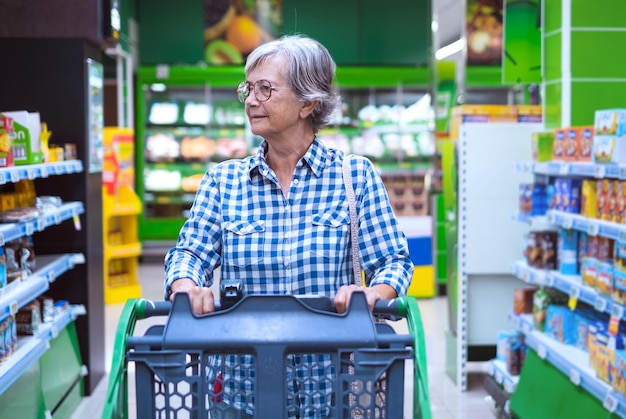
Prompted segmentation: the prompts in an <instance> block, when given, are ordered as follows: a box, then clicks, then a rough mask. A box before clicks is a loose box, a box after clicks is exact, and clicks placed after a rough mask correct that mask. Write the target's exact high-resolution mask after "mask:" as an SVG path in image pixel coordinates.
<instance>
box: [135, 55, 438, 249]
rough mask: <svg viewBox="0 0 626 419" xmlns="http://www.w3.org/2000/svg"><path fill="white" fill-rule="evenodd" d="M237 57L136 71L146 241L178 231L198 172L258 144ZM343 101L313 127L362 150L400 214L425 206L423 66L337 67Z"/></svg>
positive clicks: (338, 143) (429, 136)
mask: <svg viewBox="0 0 626 419" xmlns="http://www.w3.org/2000/svg"><path fill="white" fill-rule="evenodd" d="M244 78H245V75H244V69H243V67H242V66H219V67H217V66H216V67H182V66H181V67H166V66H156V67H154V66H153V67H141V68H140V69H139V71H138V83H137V89H138V98H137V107H138V113H137V115H138V120H139V123H138V125H137V130H136V131H137V157H138V162H137V169H138V173H140V174H141V175H140V176H138V178H137V192H138V194H139V196H140V198H141V200H142V205H143V213H142V215H141V218H140V222H139V230H140V239H141V240H142V241H170V242H171V241H174V240H175V239H176V237H177V235H178V232H179V230H180V227H181V226H182V224H183V222H184V220H185V218H186V217H187V215H188V211H189V208H190V207H191V205H192V203H193V199H194V197H195V193H196V191H197V188H198V185H199V182H200V180H201V179H202V176H203V174H204V173H205V172H206V170H207V169H208V168H210V167H211V166H212V165H215V164H217V163H219V162H221V161H224V160H226V159H229V158H240V157H245V156H247V155H250V154H253V153H256V149H257V147H258V146H259V144H260V142H261V138H260V137H257V136H254V135H253V134H252V133H251V131H250V130H249V128H248V125H247V124H248V121H247V118H246V116H245V111H244V106H243V105H242V104H241V103H239V101H238V100H237V97H236V95H235V90H234V89H235V87H236V86H237V84H238V83H239V82H240V81H241V80H243V79H244ZM337 84H338V87H339V89H340V93H341V97H342V106H341V108H340V109H338V111H337V113H336V114H335V115H334V117H333V120H332V122H331V124H330V125H329V126H328V127H326V128H324V129H322V130H321V131H320V132H319V133H318V135H319V137H320V138H321V139H322V140H323V141H324V142H325V143H326V144H327V145H328V146H331V147H335V148H338V149H341V150H343V151H345V152H350V153H355V154H360V155H365V156H367V157H369V158H370V159H371V160H372V161H373V162H374V163H375V164H376V165H377V166H378V167H379V169H380V171H381V174H382V176H383V181H384V182H385V184H386V186H387V190H388V192H389V196H390V199H391V201H392V205H393V206H394V209H395V210H396V213H397V215H399V216H401V215H422V214H426V213H427V212H428V183H429V179H428V176H429V173H430V171H431V170H432V156H433V154H434V152H435V142H434V125H433V124H434V122H433V121H434V119H433V117H432V111H431V106H430V96H429V95H428V89H429V88H428V86H424V85H423V74H422V72H420V71H418V70H416V69H413V68H408V67H385V68H339V69H338V70H337Z"/></svg>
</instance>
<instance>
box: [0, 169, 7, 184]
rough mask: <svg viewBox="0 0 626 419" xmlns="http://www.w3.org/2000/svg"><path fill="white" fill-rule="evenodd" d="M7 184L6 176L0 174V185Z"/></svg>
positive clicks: (2, 173)
mask: <svg viewBox="0 0 626 419" xmlns="http://www.w3.org/2000/svg"><path fill="white" fill-rule="evenodd" d="M5 183H7V175H6V173H5V172H0V184H5Z"/></svg>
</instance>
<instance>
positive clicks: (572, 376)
mask: <svg viewBox="0 0 626 419" xmlns="http://www.w3.org/2000/svg"><path fill="white" fill-rule="evenodd" d="M569 380H570V381H571V382H572V384H574V385H575V386H579V385H580V373H579V372H578V370H577V369H575V368H572V369H571V370H570V371H569Z"/></svg>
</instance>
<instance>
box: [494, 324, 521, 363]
mask: <svg viewBox="0 0 626 419" xmlns="http://www.w3.org/2000/svg"><path fill="white" fill-rule="evenodd" d="M520 335H522V336H523V334H522V332H520V331H519V330H500V331H498V335H497V337H496V359H498V360H500V361H502V362H506V350H507V340H509V339H510V338H517V337H518V336H520Z"/></svg>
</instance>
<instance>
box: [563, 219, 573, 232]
mask: <svg viewBox="0 0 626 419" xmlns="http://www.w3.org/2000/svg"><path fill="white" fill-rule="evenodd" d="M561 226H562V227H563V228H564V229H566V230H569V229H571V228H572V227H573V226H574V219H573V218H572V217H563V222H562V223H561Z"/></svg>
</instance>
